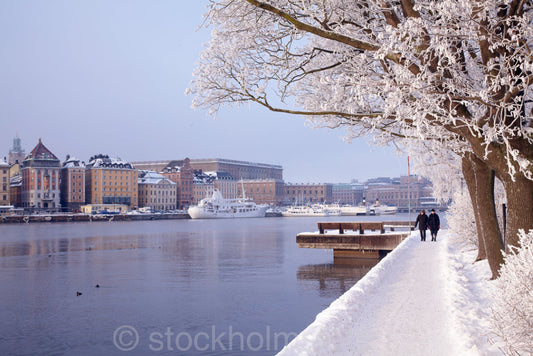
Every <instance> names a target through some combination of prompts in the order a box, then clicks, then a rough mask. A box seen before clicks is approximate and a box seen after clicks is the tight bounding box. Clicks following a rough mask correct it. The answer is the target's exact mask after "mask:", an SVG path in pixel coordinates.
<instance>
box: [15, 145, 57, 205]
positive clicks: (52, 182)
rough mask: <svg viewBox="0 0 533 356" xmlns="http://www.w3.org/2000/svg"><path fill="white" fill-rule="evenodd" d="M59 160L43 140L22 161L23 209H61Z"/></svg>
mask: <svg viewBox="0 0 533 356" xmlns="http://www.w3.org/2000/svg"><path fill="white" fill-rule="evenodd" d="M60 171H61V164H60V161H59V159H58V158H57V157H56V156H55V155H54V154H53V153H52V152H51V151H50V150H49V149H48V148H46V146H45V145H44V144H43V143H42V141H41V139H39V142H38V143H37V145H36V146H35V148H34V149H33V150H32V151H31V152H30V154H29V155H28V156H27V157H26V158H25V159H24V160H23V161H22V166H21V168H20V172H21V175H22V207H24V208H45V209H51V208H59V207H60V189H59V183H60Z"/></svg>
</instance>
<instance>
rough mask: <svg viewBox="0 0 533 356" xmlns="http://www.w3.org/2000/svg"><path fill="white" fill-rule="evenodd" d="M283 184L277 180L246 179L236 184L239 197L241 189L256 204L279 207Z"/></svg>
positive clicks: (281, 200) (281, 201) (241, 194)
mask: <svg viewBox="0 0 533 356" xmlns="http://www.w3.org/2000/svg"><path fill="white" fill-rule="evenodd" d="M284 187H285V183H283V181H282V180H279V179H246V180H241V181H239V182H238V183H237V189H238V194H239V196H243V192H242V189H243V188H244V192H245V193H246V196H247V197H248V198H251V199H252V200H253V201H254V202H255V203H256V204H269V205H275V206H278V205H281V204H282V203H283V188H284Z"/></svg>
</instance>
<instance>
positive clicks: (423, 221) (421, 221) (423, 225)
mask: <svg viewBox="0 0 533 356" xmlns="http://www.w3.org/2000/svg"><path fill="white" fill-rule="evenodd" d="M417 225H418V228H419V229H420V230H427V228H428V216H427V215H426V214H419V215H418V216H417V218H416V222H415V229H416V226H417Z"/></svg>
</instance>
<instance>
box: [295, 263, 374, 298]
mask: <svg viewBox="0 0 533 356" xmlns="http://www.w3.org/2000/svg"><path fill="white" fill-rule="evenodd" d="M378 262H379V259H377V258H358V259H355V258H354V259H352V258H341V259H336V260H335V263H327V264H319V265H306V266H300V267H298V275H297V276H298V281H299V282H300V283H312V285H317V286H318V291H319V293H320V295H321V296H323V297H336V296H339V295H342V294H344V293H345V292H346V291H347V290H348V289H350V288H351V287H352V286H353V285H354V284H355V283H356V282H357V281H358V280H360V279H361V278H363V276H364V275H365V274H366V273H367V272H368V271H370V269H372V267H374V266H375V265H376V264H378Z"/></svg>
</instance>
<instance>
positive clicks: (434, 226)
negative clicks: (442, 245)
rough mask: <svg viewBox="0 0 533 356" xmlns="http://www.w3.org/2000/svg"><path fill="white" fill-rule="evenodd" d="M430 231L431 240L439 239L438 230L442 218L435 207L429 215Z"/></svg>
mask: <svg viewBox="0 0 533 356" xmlns="http://www.w3.org/2000/svg"><path fill="white" fill-rule="evenodd" d="M428 224H429V231H431V241H437V232H438V231H439V229H440V219H439V216H438V215H437V213H435V209H431V214H429V217H428Z"/></svg>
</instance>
